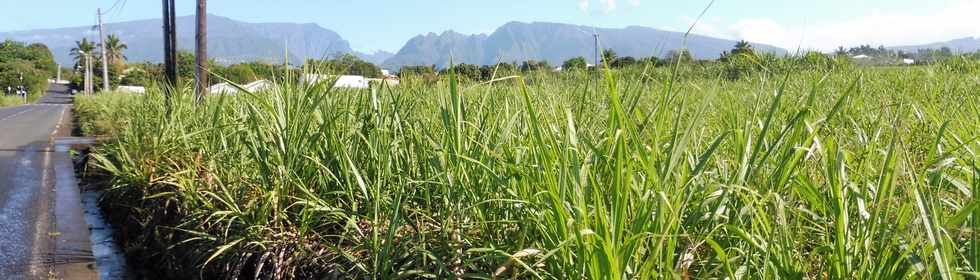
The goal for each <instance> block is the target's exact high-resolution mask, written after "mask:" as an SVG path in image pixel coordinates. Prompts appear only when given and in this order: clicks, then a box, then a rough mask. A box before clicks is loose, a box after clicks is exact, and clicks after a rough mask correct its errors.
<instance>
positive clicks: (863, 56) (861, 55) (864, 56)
mask: <svg viewBox="0 0 980 280" xmlns="http://www.w3.org/2000/svg"><path fill="white" fill-rule="evenodd" d="M852 58H854V59H866V58H871V57H870V56H867V55H863V54H859V55H855V56H853V57H852Z"/></svg>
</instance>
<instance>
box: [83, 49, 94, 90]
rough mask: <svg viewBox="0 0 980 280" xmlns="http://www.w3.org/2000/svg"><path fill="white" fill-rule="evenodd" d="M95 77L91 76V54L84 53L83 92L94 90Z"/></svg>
mask: <svg viewBox="0 0 980 280" xmlns="http://www.w3.org/2000/svg"><path fill="white" fill-rule="evenodd" d="M94 83H95V79H93V78H92V54H91V53H86V55H85V94H92V92H93V91H95V85H94Z"/></svg>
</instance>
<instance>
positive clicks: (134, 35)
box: [0, 15, 353, 65]
mask: <svg viewBox="0 0 980 280" xmlns="http://www.w3.org/2000/svg"><path fill="white" fill-rule="evenodd" d="M176 22H177V47H178V48H180V49H182V50H192V49H193V47H194V17H193V16H182V17H177V19H176ZM105 29H106V30H107V32H108V33H111V34H116V35H117V36H119V39H120V40H122V41H123V42H125V43H126V44H127V45H128V46H129V48H127V49H126V51H125V52H124V54H125V55H126V57H127V59H128V60H129V61H153V62H159V61H162V60H163V35H162V33H163V22H162V21H161V20H160V19H151V20H138V21H129V22H120V23H109V24H106V25H105ZM82 38H89V40H94V39H97V38H98V30H96V29H94V28H93V27H72V28H58V29H44V30H30V31H17V32H9V33H0V39H12V40H16V41H24V42H41V43H44V44H46V45H48V48H50V49H51V51H52V52H53V53H54V56H55V60H56V61H57V62H58V63H60V64H62V65H71V64H72V63H73V61H72V58H71V55H70V54H69V52H70V50H71V49H72V48H74V47H75V46H76V44H75V41H77V40H81V39H82ZM287 46H288V48H289V59H290V60H291V61H300V60H299V59H300V58H319V57H325V56H328V55H332V54H336V53H351V52H352V51H353V50H351V47H350V43H348V42H347V41H346V40H344V39H343V38H341V37H340V35H339V34H337V32H334V31H331V30H329V29H325V28H322V27H320V26H318V25H316V24H313V23H307V24H295V23H246V22H241V21H236V20H232V19H230V18H226V17H221V16H216V15H208V54H209V55H210V56H211V57H212V58H215V59H216V60H217V61H218V62H219V63H222V64H232V63H238V62H246V61H265V62H281V61H282V59H283V57H285V54H286V51H285V50H286V47H287Z"/></svg>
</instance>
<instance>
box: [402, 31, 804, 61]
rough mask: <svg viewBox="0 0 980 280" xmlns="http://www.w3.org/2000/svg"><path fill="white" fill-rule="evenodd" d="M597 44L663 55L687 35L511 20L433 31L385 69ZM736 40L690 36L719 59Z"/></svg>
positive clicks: (518, 57)
mask: <svg viewBox="0 0 980 280" xmlns="http://www.w3.org/2000/svg"><path fill="white" fill-rule="evenodd" d="M594 34H595V35H598V37H599V48H601V49H613V50H614V51H616V53H617V54H618V55H619V56H633V57H649V56H658V57H663V56H664V55H665V54H666V53H667V52H669V51H671V50H677V49H682V48H684V47H685V38H684V33H681V32H672V31H664V30H659V29H653V28H649V27H641V26H630V27H626V28H596V27H591V26H581V25H572V24H563V23H550V22H531V23H524V22H510V23H507V24H504V25H503V26H501V27H500V28H497V30H496V31H494V32H493V33H491V34H489V35H487V34H477V35H464V34H460V33H457V32H453V31H446V32H443V33H442V34H435V33H429V34H426V35H419V36H416V37H415V38H412V39H411V40H409V41H408V43H406V44H405V46H404V47H402V49H401V50H400V51H398V53H397V54H395V56H393V57H392V58H390V59H388V60H387V61H385V63H384V65H385V66H386V67H391V68H398V67H400V66H404V65H420V64H421V65H429V64H435V65H438V66H445V65H446V64H447V63H448V62H449V59H450V57H451V58H452V59H453V61H454V62H459V63H470V64H494V63H497V62H498V61H502V62H511V61H524V60H531V59H534V60H544V61H548V62H549V63H550V64H551V65H558V64H561V63H562V62H563V61H565V60H567V59H569V58H573V57H577V56H582V57H586V58H590V59H589V60H590V61H591V60H592V59H591V58H594V57H595V39H594V37H593V35H594ZM734 45H735V41H732V40H726V39H719V38H713V37H708V36H702V35H697V34H691V35H690V36H687V39H686V47H687V49H688V50H689V51H690V52H691V55H692V56H694V57H695V58H699V59H711V58H718V57H719V55H721V53H722V52H724V51H727V50H731V49H732V46H734ZM752 45H753V46H754V47H755V48H756V50H760V51H763V52H771V53H776V54H785V53H786V50H784V49H781V48H778V47H775V46H770V45H766V44H759V43H752Z"/></svg>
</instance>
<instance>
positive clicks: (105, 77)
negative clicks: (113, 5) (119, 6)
mask: <svg viewBox="0 0 980 280" xmlns="http://www.w3.org/2000/svg"><path fill="white" fill-rule="evenodd" d="M96 13H98V14H99V40H100V41H102V43H101V44H100V45H102V91H109V62H108V61H106V50H107V49H106V45H105V28H104V27H103V26H102V9H101V8H99V9H98V10H96Z"/></svg>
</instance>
